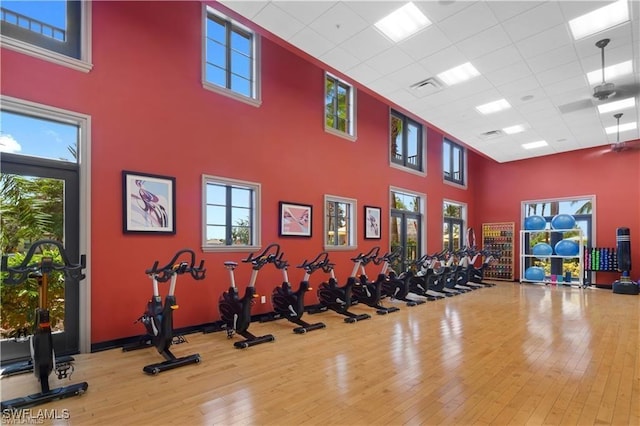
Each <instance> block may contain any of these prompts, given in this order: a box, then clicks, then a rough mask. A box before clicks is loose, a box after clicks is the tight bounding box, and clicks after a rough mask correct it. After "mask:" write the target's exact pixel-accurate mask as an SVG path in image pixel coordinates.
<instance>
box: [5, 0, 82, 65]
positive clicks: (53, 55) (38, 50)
mask: <svg viewBox="0 0 640 426" xmlns="http://www.w3.org/2000/svg"><path fill="white" fill-rule="evenodd" d="M81 13H82V16H81V18H80V21H81V22H80V59H76V58H72V57H70V56H67V55H63V54H61V53H58V52H54V51H51V50H48V49H45V48H42V47H40V46H36V45H33V44H30V43H26V42H24V41H22V40H17V39H15V38H12V37H7V36H5V35H0V45H2V47H6V48H7V49H10V50H14V51H16V52H19V53H23V54H25V55H29V56H33V57H34V58H38V59H42V60H45V61H49V62H53V63H54V64H58V65H62V66H65V67H68V68H72V69H75V70H78V71H82V72H89V71H91V69H92V68H93V64H92V63H91V50H92V49H91V2H90V1H83V2H82V12H81Z"/></svg>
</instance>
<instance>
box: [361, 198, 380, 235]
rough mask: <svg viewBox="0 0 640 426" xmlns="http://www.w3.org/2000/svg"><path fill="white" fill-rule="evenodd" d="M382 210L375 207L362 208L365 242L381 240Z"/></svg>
mask: <svg viewBox="0 0 640 426" xmlns="http://www.w3.org/2000/svg"><path fill="white" fill-rule="evenodd" d="M381 221H382V209H381V208H380V207H375V206H364V238H365V239H367V240H379V239H380V238H382V230H381V226H380V225H381Z"/></svg>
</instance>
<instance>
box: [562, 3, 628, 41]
mask: <svg viewBox="0 0 640 426" xmlns="http://www.w3.org/2000/svg"><path fill="white" fill-rule="evenodd" d="M628 20H629V6H628V5H627V0H618V1H616V2H614V3H611V4H608V5H606V6H604V7H601V8H600V9H596V10H593V11H591V12H589V13H586V14H584V15H582V16H578V17H577V18H575V19H572V20H570V21H569V27H570V28H571V33H572V34H573V38H574V40H580V39H581V38H584V37H587V36H590V35H591V34H595V33H597V32H600V31H603V30H606V29H607V28H611V27H613V26H616V25H618V24H621V23H623V22H627V21H628Z"/></svg>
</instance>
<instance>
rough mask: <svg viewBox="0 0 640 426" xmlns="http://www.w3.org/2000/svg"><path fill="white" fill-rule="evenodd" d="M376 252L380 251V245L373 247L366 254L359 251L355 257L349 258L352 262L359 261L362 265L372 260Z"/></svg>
mask: <svg viewBox="0 0 640 426" xmlns="http://www.w3.org/2000/svg"><path fill="white" fill-rule="evenodd" d="M378 253H380V247H377V246H376V247H374V248H372V249H371V250H369V252H368V253H367V254H363V253H360V254H359V255H357V256H356V257H353V258H351V260H352V261H354V262H360V263H361V264H362V265H367V264H368V263H369V262H371V261H372V260H375V258H377V257H378Z"/></svg>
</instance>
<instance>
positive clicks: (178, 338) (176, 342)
mask: <svg viewBox="0 0 640 426" xmlns="http://www.w3.org/2000/svg"><path fill="white" fill-rule="evenodd" d="M171 343H172V344H174V345H179V344H180V343H189V342H188V341H187V339H186V338H185V337H184V336H174V337H173V340H172V341H171Z"/></svg>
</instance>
